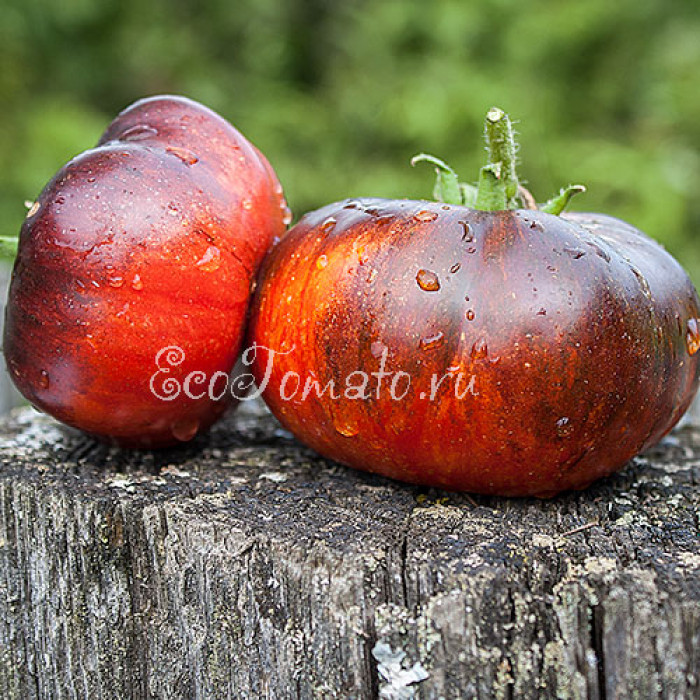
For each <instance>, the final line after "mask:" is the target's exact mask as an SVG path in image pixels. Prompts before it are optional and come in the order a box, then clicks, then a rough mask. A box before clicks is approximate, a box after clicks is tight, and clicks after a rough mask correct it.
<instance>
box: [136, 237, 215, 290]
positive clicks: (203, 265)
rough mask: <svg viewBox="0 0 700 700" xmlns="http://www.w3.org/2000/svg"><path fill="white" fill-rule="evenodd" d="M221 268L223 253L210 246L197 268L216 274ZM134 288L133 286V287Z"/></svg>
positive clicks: (198, 262)
mask: <svg viewBox="0 0 700 700" xmlns="http://www.w3.org/2000/svg"><path fill="white" fill-rule="evenodd" d="M220 266H221V251H220V250H219V249H218V248H217V247H216V246H215V245H210V246H209V247H208V248H207V249H206V250H205V251H204V255H202V257H201V258H200V259H199V260H198V261H197V267H198V268H199V269H200V270H204V272H214V270H218V269H219V267H220ZM132 286H133V285H132Z"/></svg>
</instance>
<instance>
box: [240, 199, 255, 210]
mask: <svg viewBox="0 0 700 700" xmlns="http://www.w3.org/2000/svg"><path fill="white" fill-rule="evenodd" d="M242 206H243V208H244V209H245V210H246V211H250V210H251V209H252V208H253V202H252V201H251V200H250V199H244V200H243V204H242Z"/></svg>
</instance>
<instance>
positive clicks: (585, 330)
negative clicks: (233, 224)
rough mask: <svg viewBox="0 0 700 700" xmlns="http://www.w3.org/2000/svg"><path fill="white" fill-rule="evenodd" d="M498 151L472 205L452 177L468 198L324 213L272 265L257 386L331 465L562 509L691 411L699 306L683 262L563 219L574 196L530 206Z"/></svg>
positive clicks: (592, 223)
mask: <svg viewBox="0 0 700 700" xmlns="http://www.w3.org/2000/svg"><path fill="white" fill-rule="evenodd" d="M490 118H491V119H492V120H494V121H499V123H500V124H501V125H503V123H504V119H505V116H504V115H502V113H499V111H496V112H494V111H493V110H492V113H490ZM492 150H493V149H492ZM495 150H496V151H497V152H498V149H495ZM501 156H502V159H501V160H498V161H495V162H492V164H491V165H490V166H487V168H485V169H484V170H483V171H482V180H481V183H480V186H479V192H478V194H477V197H476V199H475V200H474V199H473V200H472V201H471V202H469V205H468V206H467V205H465V204H464V202H466V201H467V200H468V199H469V197H470V196H472V195H473V192H471V190H469V189H468V188H466V189H465V188H458V187H456V184H457V183H456V180H455V179H454V178H453V179H452V180H450V177H449V175H450V172H451V171H449V170H448V169H447V168H446V167H443V168H441V170H442V176H443V179H442V186H441V187H439V188H438V189H439V190H440V191H441V192H449V191H452V192H453V193H455V194H453V197H454V198H456V199H457V202H456V203H451V204H444V203H439V202H427V201H407V200H383V199H363V200H354V201H345V202H339V203H336V204H331V205H329V206H327V207H324V208H323V209H320V210H319V211H316V212H313V213H310V214H308V215H306V216H305V217H303V218H302V220H301V221H300V222H299V223H298V224H297V225H296V226H295V227H294V228H293V229H292V230H291V231H290V232H289V233H288V234H287V236H286V237H285V238H284V239H283V240H282V241H281V242H280V243H279V244H278V245H277V246H276V247H275V248H273V250H272V251H271V253H270V254H269V256H268V257H267V259H266V261H265V263H264V265H263V267H262V270H261V274H260V277H259V282H258V287H257V290H256V295H255V299H254V302H253V310H252V316H251V325H250V329H249V346H251V347H253V346H255V361H254V363H253V369H254V372H253V373H254V375H255V376H256V379H257V381H258V382H259V384H260V385H261V388H262V389H264V394H263V396H264V398H265V400H266V402H267V404H268V406H269V407H270V409H271V410H272V412H273V413H274V414H275V416H277V418H278V419H279V420H280V421H281V422H282V424H283V425H284V426H286V427H287V428H288V429H289V430H290V431H291V432H292V433H294V434H295V435H296V436H297V437H298V438H299V439H300V440H302V441H304V442H305V443H307V444H308V445H310V446H311V447H313V448H314V449H315V450H317V451H318V452H320V453H321V454H323V455H325V456H327V457H330V458H332V459H335V460H338V461H340V462H342V463H344V464H348V465H351V466H353V467H357V468H359V469H364V470H368V471H372V472H376V473H379V474H383V475H385V476H389V477H393V478H396V479H402V480H406V481H410V482H416V483H421V484H427V485H434V486H441V487H445V488H448V489H460V490H469V491H475V492H482V493H493V494H502V495H538V496H551V495H553V494H555V493H557V492H559V491H562V490H564V489H577V488H582V487H585V486H586V485H587V484H589V483H591V482H592V481H593V480H594V479H597V478H599V477H601V476H604V475H606V474H610V473H611V472H612V471H614V470H616V469H619V468H620V467H621V466H623V465H624V464H625V463H626V462H627V461H628V460H629V459H630V458H631V457H632V456H634V455H635V454H637V453H638V452H639V451H640V450H643V449H644V448H645V447H647V446H649V445H651V444H652V443H654V442H655V441H657V440H658V439H659V438H660V437H661V436H662V435H664V434H665V433H667V432H668V431H669V430H670V429H671V427H672V426H673V425H674V424H675V423H676V421H677V420H678V419H679V418H680V416H681V415H682V413H683V412H684V410H685V409H686V408H687V407H688V405H689V403H690V401H691V399H692V397H693V395H694V394H695V392H696V390H697V386H698V378H699V373H700V370H699V364H698V357H700V355H698V354H696V353H697V350H698V345H699V344H700V337H699V336H698V315H699V311H698V306H699V301H698V296H697V294H696V292H695V290H694V288H693V285H692V284H691V282H690V281H689V279H688V277H687V275H686V274H685V272H684V271H683V269H682V268H681V266H680V265H679V264H678V263H677V262H676V261H675V260H674V259H673V258H672V257H671V256H670V255H669V254H668V253H666V252H665V250H664V249H663V248H662V247H661V246H659V245H658V244H657V243H655V242H654V241H653V240H651V239H650V238H648V237H647V236H645V235H644V234H643V233H641V232H640V231H638V230H636V229H635V228H633V227H632V226H630V225H628V224H626V223H624V222H622V221H619V220H617V219H614V218H611V217H609V216H604V215H598V214H569V215H564V216H560V215H558V213H559V211H560V210H561V208H562V207H563V205H564V204H565V201H566V200H567V199H568V197H569V195H570V194H571V193H572V191H573V190H572V189H569V190H567V191H566V192H564V193H563V195H562V196H561V197H560V198H558V199H556V200H554V201H553V202H550V203H549V205H548V206H546V207H544V209H545V210H546V211H540V210H535V209H524V208H518V201H517V200H518V195H517V188H515V187H513V184H514V183H513V181H512V178H511V179H510V180H509V179H508V178H507V177H506V175H507V172H506V168H507V167H508V163H505V165H504V160H506V161H507V159H508V158H507V153H506V154H505V155H504V154H503V153H501ZM441 165H442V164H441ZM446 175H447V177H445V176H446ZM460 189H461V192H460ZM574 189H575V188H574ZM524 198H525V199H526V200H529V198H528V197H524ZM511 203H512V204H511ZM531 206H532V205H531Z"/></svg>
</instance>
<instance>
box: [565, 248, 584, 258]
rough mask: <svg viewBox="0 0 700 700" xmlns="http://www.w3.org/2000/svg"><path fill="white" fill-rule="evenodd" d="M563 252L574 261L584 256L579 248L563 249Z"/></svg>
mask: <svg viewBox="0 0 700 700" xmlns="http://www.w3.org/2000/svg"><path fill="white" fill-rule="evenodd" d="M564 252H565V253H566V254H567V255H568V256H569V257H571V258H573V259H574V260H579V259H580V258H582V257H583V256H584V255H585V254H586V251H585V250H581V249H580V248H569V247H565V248H564Z"/></svg>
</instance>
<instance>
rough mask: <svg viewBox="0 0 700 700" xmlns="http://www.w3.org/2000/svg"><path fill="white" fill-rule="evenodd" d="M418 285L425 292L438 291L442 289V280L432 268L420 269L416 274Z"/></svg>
mask: <svg viewBox="0 0 700 700" xmlns="http://www.w3.org/2000/svg"><path fill="white" fill-rule="evenodd" d="M416 282H418V286H419V287H420V288H421V289H422V290H423V291H425V292H437V291H438V289H440V280H439V279H438V276H437V275H436V274H435V273H434V272H432V271H431V270H418V274H417V275H416Z"/></svg>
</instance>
